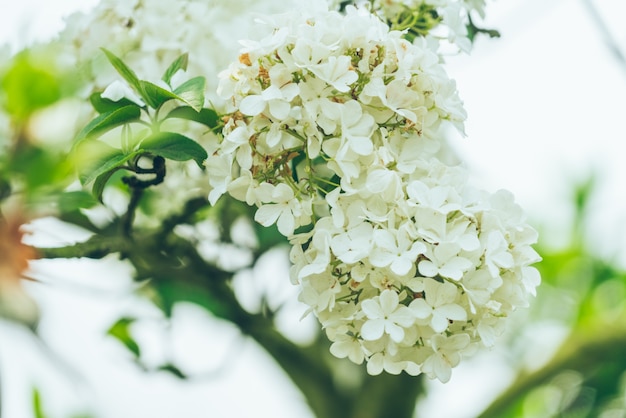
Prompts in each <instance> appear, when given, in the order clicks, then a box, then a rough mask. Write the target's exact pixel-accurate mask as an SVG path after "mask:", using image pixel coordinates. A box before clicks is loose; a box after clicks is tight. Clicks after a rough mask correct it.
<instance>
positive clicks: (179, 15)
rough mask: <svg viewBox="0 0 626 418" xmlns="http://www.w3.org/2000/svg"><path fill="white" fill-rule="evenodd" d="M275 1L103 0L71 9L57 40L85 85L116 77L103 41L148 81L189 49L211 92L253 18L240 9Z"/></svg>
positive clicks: (267, 7)
mask: <svg viewBox="0 0 626 418" xmlns="http://www.w3.org/2000/svg"><path fill="white" fill-rule="evenodd" d="M276 3H277V2H273V1H258V0H256V1H254V0H229V1H228V2H224V1H221V0H177V1H169V0H102V1H100V2H99V3H98V4H97V6H96V7H95V8H94V9H93V10H92V11H90V12H88V13H82V12H78V13H74V14H72V15H70V16H69V17H68V18H67V19H66V28H65V30H64V31H63V32H61V34H60V36H59V39H58V41H59V42H60V43H61V44H62V45H65V46H68V47H69V50H68V51H67V52H68V59H69V60H73V61H75V63H76V64H77V65H78V66H79V67H80V68H81V69H82V70H83V72H84V75H85V76H86V78H87V81H88V82H90V83H93V86H88V87H94V86H95V87H96V88H100V89H101V88H104V87H106V86H108V85H109V84H110V83H111V82H112V81H113V80H116V79H118V76H117V75H116V74H115V72H114V71H113V70H112V68H111V66H110V65H109V64H108V62H107V61H106V59H105V58H104V55H103V54H102V53H101V51H100V47H102V46H104V47H106V48H107V49H110V50H111V51H113V52H114V53H115V54H116V55H118V56H119V57H120V58H122V59H123V60H124V62H125V63H126V64H128V66H129V67H130V68H132V69H133V70H135V71H136V72H137V74H139V75H140V76H141V77H143V78H145V79H148V80H151V81H155V80H158V79H160V78H161V75H162V73H163V71H164V70H165V69H166V68H167V67H168V66H169V64H170V63H171V62H172V61H174V60H175V59H176V58H177V57H178V56H180V55H181V54H183V53H185V52H188V53H189V56H190V59H189V68H188V72H189V73H190V74H192V75H193V76H196V75H204V76H206V77H207V83H208V86H207V87H208V91H211V92H213V91H214V90H215V87H216V86H215V85H214V84H213V83H215V81H214V80H216V77H214V75H216V74H217V73H218V71H219V69H221V68H224V67H225V66H226V65H228V63H230V62H231V61H232V60H233V59H235V58H236V49H237V47H238V46H237V43H236V40H237V39H239V38H240V37H241V36H245V35H246V28H248V27H249V26H250V23H251V22H252V17H251V13H243V14H242V13H241V12H240V11H241V10H247V11H248V12H251V11H254V10H264V11H266V12H272V9H277V8H278V5H277V4H276ZM283 6H284V4H283ZM212 99H213V98H212Z"/></svg>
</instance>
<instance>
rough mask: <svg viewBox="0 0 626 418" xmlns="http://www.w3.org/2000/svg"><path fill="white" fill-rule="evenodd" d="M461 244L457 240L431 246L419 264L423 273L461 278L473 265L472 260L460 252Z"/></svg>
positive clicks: (429, 275)
mask: <svg viewBox="0 0 626 418" xmlns="http://www.w3.org/2000/svg"><path fill="white" fill-rule="evenodd" d="M460 251H461V246H460V245H459V244H458V243H456V242H442V243H440V244H438V245H435V246H431V247H429V249H428V251H427V253H426V257H427V259H426V260H422V261H420V262H419V264H418V265H417V268H418V270H419V272H420V273H421V274H423V275H424V276H427V277H435V276H437V275H440V276H443V277H447V278H450V279H453V280H460V279H461V277H462V276H463V273H464V272H466V271H467V270H468V269H469V268H470V267H471V266H472V262H471V261H470V260H468V259H467V258H464V257H460V256H459V255H458V254H459V252H460Z"/></svg>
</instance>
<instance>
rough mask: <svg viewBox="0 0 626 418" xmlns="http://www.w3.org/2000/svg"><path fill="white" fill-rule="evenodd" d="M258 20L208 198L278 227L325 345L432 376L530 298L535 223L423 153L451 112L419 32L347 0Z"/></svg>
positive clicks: (212, 162) (483, 340)
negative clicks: (262, 30) (411, 36)
mask: <svg viewBox="0 0 626 418" xmlns="http://www.w3.org/2000/svg"><path fill="white" fill-rule="evenodd" d="M265 25H266V27H267V29H268V35H267V36H266V37H264V38H262V39H261V40H260V41H255V42H253V41H248V42H246V43H245V49H244V50H243V52H242V54H241V55H240V57H239V62H236V63H233V64H232V65H231V66H230V67H229V68H228V70H226V71H224V72H223V73H222V74H221V81H220V86H219V90H218V92H219V94H220V95H221V96H222V97H223V98H224V99H226V100H227V103H229V104H230V105H231V109H230V110H231V112H230V113H229V114H228V115H227V116H226V117H225V127H224V130H223V139H222V141H221V143H220V144H219V147H218V148H217V149H216V150H215V152H214V153H213V154H212V155H211V156H210V157H209V159H208V161H207V167H208V174H209V181H210V183H211V186H212V191H211V193H210V195H209V199H210V201H211V203H215V201H217V199H218V198H219V197H220V196H221V195H222V194H224V193H229V194H230V195H232V196H233V197H235V198H237V199H239V200H242V201H245V202H247V203H248V204H250V205H256V206H258V210H257V212H256V215H255V219H256V220H257V221H258V222H259V223H261V224H263V225H266V226H269V225H271V224H274V223H276V224H277V227H278V230H279V231H280V232H281V233H282V234H283V235H285V236H287V237H289V238H290V241H291V243H292V244H293V247H292V251H291V261H292V263H293V267H292V270H291V277H292V281H293V282H294V284H297V285H299V286H300V289H301V292H300V300H302V301H303V302H304V303H306V304H308V305H309V306H310V310H309V311H310V312H313V313H314V314H315V315H316V316H317V317H318V318H319V320H320V322H321V323H322V325H323V327H324V329H325V330H326V333H327V335H328V337H329V339H330V340H331V341H333V344H332V346H331V352H332V353H333V354H334V355H335V356H337V357H342V358H343V357H348V358H349V359H350V360H352V361H353V362H355V363H359V364H360V363H362V362H363V361H364V360H367V369H368V372H369V373H370V374H379V373H381V372H382V371H383V370H385V371H387V372H389V373H400V372H401V371H402V370H405V371H406V372H408V373H411V374H419V373H425V374H426V375H428V376H429V377H431V378H435V377H436V378H438V379H439V380H441V381H444V382H445V381H447V380H448V379H449V378H450V373H451V368H452V367H454V366H456V365H457V364H458V362H459V361H460V356H461V353H462V352H464V351H466V350H468V349H470V348H473V347H475V346H477V345H478V344H483V345H486V346H491V345H493V343H494V338H495V336H496V335H497V334H498V333H499V332H500V331H501V328H502V320H503V318H504V317H506V316H507V315H508V314H510V313H511V312H512V311H513V310H514V309H515V308H516V307H520V306H525V305H527V303H528V300H527V299H528V297H529V295H531V294H534V291H535V287H536V286H537V285H538V284H539V280H540V279H539V275H538V272H537V270H536V269H534V268H533V267H530V265H531V264H532V263H534V262H536V261H538V259H539V257H538V255H537V253H536V252H535V251H534V250H533V249H532V248H531V244H533V243H535V242H536V239H537V236H536V232H535V231H534V230H533V229H532V228H531V227H529V226H528V225H526V224H525V223H524V219H523V215H522V212H521V209H520V208H519V207H518V206H517V205H515V203H514V202H513V199H512V196H511V195H510V194H509V193H507V192H498V193H496V194H493V195H490V194H487V193H485V192H481V191H478V190H475V189H473V188H471V187H470V186H468V185H467V184H466V181H465V180H466V173H465V172H464V170H463V169H462V168H459V167H449V166H446V165H445V164H443V163H441V162H440V161H438V160H437V158H436V157H435V155H436V153H437V151H438V149H439V148H440V147H441V144H442V142H441V141H440V140H439V138H440V137H441V135H440V132H439V127H440V125H442V124H443V123H447V124H452V125H454V126H456V127H457V128H458V129H459V130H461V131H462V129H463V121H464V119H465V111H464V109H463V106H462V103H461V101H460V99H459V97H458V95H457V91H456V86H455V83H454V82H453V81H452V80H450V79H449V78H448V77H447V75H446V74H445V71H444V70H443V67H442V66H441V64H440V63H439V62H440V60H439V57H438V56H437V55H436V54H435V53H434V52H433V51H431V50H430V49H429V48H428V47H427V46H426V41H425V40H423V39H421V38H418V39H416V41H415V43H413V44H411V43H409V42H408V41H406V40H405V39H403V38H402V33H401V32H397V31H390V30H389V27H388V26H387V25H386V24H385V23H383V22H382V21H381V20H379V19H378V18H377V17H376V16H374V15H372V14H371V13H369V12H368V11H367V10H366V9H362V8H354V7H348V8H347V10H346V14H345V15H342V14H339V13H338V12H333V11H327V10H318V11H311V12H294V13H288V14H284V15H280V16H275V17H273V18H268V19H267V20H266V21H265ZM299 228H300V229H299Z"/></svg>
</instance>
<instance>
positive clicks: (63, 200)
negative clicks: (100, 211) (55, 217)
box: [58, 190, 98, 213]
mask: <svg viewBox="0 0 626 418" xmlns="http://www.w3.org/2000/svg"><path fill="white" fill-rule="evenodd" d="M96 204H98V202H97V201H96V200H95V199H94V198H93V196H92V195H91V194H90V193H87V192H85V191H83V190H78V191H73V192H66V193H62V194H61V195H60V196H59V202H58V205H59V210H60V211H61V212H62V213H70V212H74V211H76V210H78V209H84V208H91V207H94V206H95V205H96Z"/></svg>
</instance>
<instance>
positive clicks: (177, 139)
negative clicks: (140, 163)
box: [141, 132, 208, 168]
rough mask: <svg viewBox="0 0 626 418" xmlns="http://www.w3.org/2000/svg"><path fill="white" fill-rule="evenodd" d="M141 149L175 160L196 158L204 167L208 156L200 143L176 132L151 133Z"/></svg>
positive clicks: (201, 166)
mask: <svg viewBox="0 0 626 418" xmlns="http://www.w3.org/2000/svg"><path fill="white" fill-rule="evenodd" d="M141 149H142V150H143V151H148V152H150V153H152V154H154V155H158V156H161V157H163V158H167V159H170V160H174V161H188V160H194V161H195V162H196V163H197V164H198V166H199V167H200V168H204V160H206V159H207V157H208V154H207V152H206V150H205V149H204V148H202V146H200V144H198V143H197V142H196V141H194V140H193V139H190V138H188V137H186V136H184V135H181V134H177V133H175V132H159V133H157V134H154V135H151V136H149V137H148V138H146V139H145V140H144V141H143V142H142V143H141Z"/></svg>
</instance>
